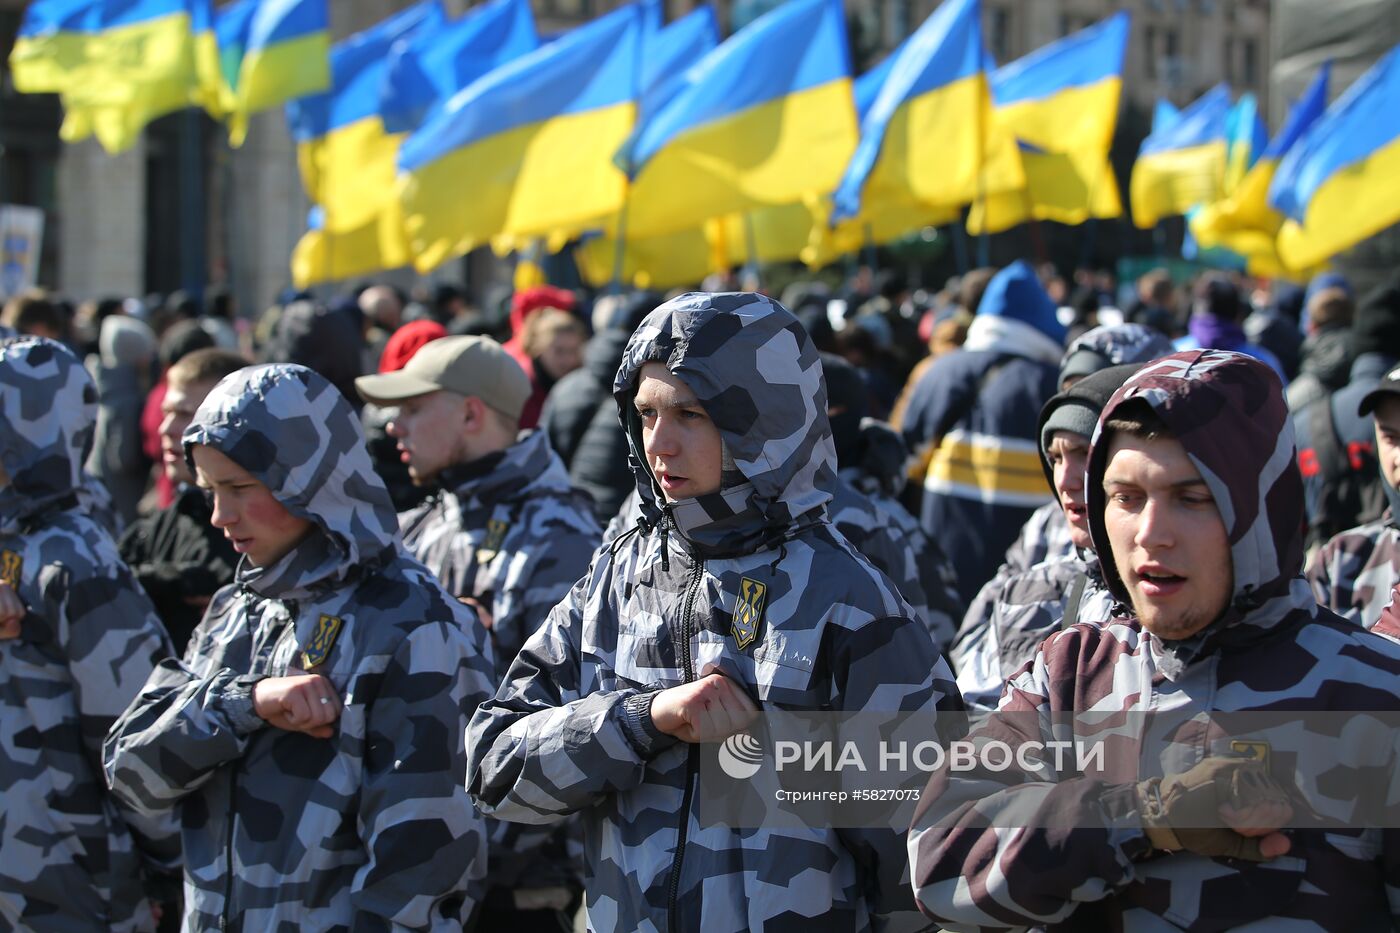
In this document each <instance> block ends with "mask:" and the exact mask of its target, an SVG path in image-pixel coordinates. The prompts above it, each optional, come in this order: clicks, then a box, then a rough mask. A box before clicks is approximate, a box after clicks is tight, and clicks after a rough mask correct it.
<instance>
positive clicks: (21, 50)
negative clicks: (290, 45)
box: [10, 0, 217, 152]
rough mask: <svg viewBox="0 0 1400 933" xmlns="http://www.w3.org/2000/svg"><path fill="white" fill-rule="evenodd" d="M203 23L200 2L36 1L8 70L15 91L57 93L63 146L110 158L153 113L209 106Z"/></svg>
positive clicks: (208, 52)
mask: <svg viewBox="0 0 1400 933" xmlns="http://www.w3.org/2000/svg"><path fill="white" fill-rule="evenodd" d="M212 26H213V16H212V8H211V7H210V5H209V0H123V2H117V0H106V2H86V3H79V2H73V0H38V2H35V3H31V4H30V6H29V8H28V9H27V10H26V12H25V18H24V22H23V24H22V25H21V28H20V31H19V34H18V36H17V37H16V41H15V46H14V49H13V50H12V52H11V55H10V68H11V71H12V73H13V75H14V81H15V87H16V88H17V89H18V90H20V91H22V92H25V93H34V92H40V93H42V92H56V93H59V94H61V95H62V97H63V105H64V109H65V111H66V113H65V118H64V122H63V128H62V130H61V131H60V136H61V137H62V138H63V140H64V141H65V142H74V141H77V140H80V139H84V138H86V137H87V136H90V135H93V134H96V136H97V138H98V141H99V142H100V143H101V144H102V146H103V148H105V149H106V150H107V151H108V152H120V151H122V150H124V149H127V148H130V146H131V145H132V144H134V143H135V142H136V139H137V137H138V136H139V135H140V133H141V130H142V129H143V128H144V127H145V125H146V124H147V123H149V122H150V121H151V120H153V119H155V118H156V117H159V116H163V115H165V114H167V113H172V112H174V111H176V110H180V109H182V108H184V107H187V106H189V105H190V104H196V103H197V104H204V105H206V106H208V105H210V104H211V102H216V100H217V88H216V85H214V84H213V83H212V82H213V81H214V79H215V78H216V69H214V68H212V67H210V66H211V63H212V62H213V60H214V59H213V57H212V54H216V53H215V46H214V38H213V32H212Z"/></svg>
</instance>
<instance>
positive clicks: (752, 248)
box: [744, 211, 759, 291]
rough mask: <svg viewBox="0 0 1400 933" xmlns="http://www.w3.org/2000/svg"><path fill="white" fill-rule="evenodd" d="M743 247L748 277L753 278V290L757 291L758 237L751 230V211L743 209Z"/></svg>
mask: <svg viewBox="0 0 1400 933" xmlns="http://www.w3.org/2000/svg"><path fill="white" fill-rule="evenodd" d="M744 249H745V251H746V252H747V253H748V256H749V277H750V278H751V279H752V280H753V285H754V287H753V289H752V290H753V291H758V284H759V275H758V237H756V236H755V235H754V231H753V212H752V211H744Z"/></svg>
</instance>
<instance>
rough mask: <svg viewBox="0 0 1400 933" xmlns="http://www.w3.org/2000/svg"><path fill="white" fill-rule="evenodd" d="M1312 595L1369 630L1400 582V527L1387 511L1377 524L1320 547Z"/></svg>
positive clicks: (1311, 572)
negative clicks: (1392, 589)
mask: <svg viewBox="0 0 1400 933" xmlns="http://www.w3.org/2000/svg"><path fill="white" fill-rule="evenodd" d="M1308 582H1309V583H1310V584H1312V588H1313V595H1315V596H1316V597H1317V601H1318V602H1319V603H1321V604H1322V605H1324V606H1326V607H1327V608H1328V609H1331V610H1332V611H1333V612H1335V613H1337V615H1339V616H1341V617H1342V618H1344V619H1350V620H1351V621H1352V622H1355V623H1356V624H1357V625H1360V626H1361V627H1363V628H1365V629H1367V630H1369V629H1371V628H1373V627H1374V626H1375V624H1376V622H1377V621H1379V620H1380V617H1381V612H1382V610H1384V609H1385V607H1386V605H1387V604H1388V603H1389V602H1390V591H1391V588H1392V587H1394V586H1395V584H1396V583H1400V527H1397V526H1396V524H1395V516H1394V514H1393V513H1392V512H1391V511H1390V509H1386V512H1385V514H1384V515H1382V516H1381V518H1380V520H1379V521H1375V522H1370V523H1368V524H1365V525H1361V526H1360V527H1357V528H1351V529H1348V530H1347V531H1343V532H1342V533H1341V534H1339V535H1335V536H1333V538H1332V539H1331V540H1330V541H1328V542H1327V543H1326V544H1324V545H1323V546H1322V550H1320V551H1318V553H1317V555H1316V556H1315V557H1314V558H1313V563H1312V567H1311V568H1310V569H1309V570H1308Z"/></svg>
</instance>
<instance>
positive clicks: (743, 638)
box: [729, 577, 768, 651]
mask: <svg viewBox="0 0 1400 933" xmlns="http://www.w3.org/2000/svg"><path fill="white" fill-rule="evenodd" d="M767 595H768V585H767V584H765V583H759V582H758V581H757V580H750V579H749V578H748V577H740V578H739V601H738V602H737V603H735V604H734V622H733V623H732V624H731V625H730V628H729V630H730V632H732V633H733V635H734V645H735V646H736V647H737V648H739V650H741V651H742V650H743V649H745V648H747V647H748V646H749V645H752V644H753V643H754V641H755V639H757V638H758V629H759V626H760V625H762V624H763V600H764V597H766V596H767Z"/></svg>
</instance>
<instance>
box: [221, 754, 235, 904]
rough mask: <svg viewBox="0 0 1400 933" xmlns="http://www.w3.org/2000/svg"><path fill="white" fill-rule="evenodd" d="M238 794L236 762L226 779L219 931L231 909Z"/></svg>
mask: <svg viewBox="0 0 1400 933" xmlns="http://www.w3.org/2000/svg"><path fill="white" fill-rule="evenodd" d="M237 793H238V762H237V761H235V762H234V763H233V769H232V771H231V773H230V774H229V779H228V833H227V834H226V836H225V839H224V859H225V861H226V865H225V867H224V912H223V915H222V916H221V917H219V929H220V930H227V929H228V924H229V915H230V913H231V912H232V907H233V833H234V830H235V829H236V828H237V825H236V824H237V820H238V817H237V815H236V814H235V812H234V798H235V796H236V795H237Z"/></svg>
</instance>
